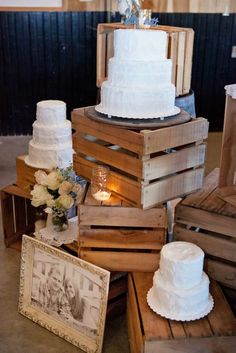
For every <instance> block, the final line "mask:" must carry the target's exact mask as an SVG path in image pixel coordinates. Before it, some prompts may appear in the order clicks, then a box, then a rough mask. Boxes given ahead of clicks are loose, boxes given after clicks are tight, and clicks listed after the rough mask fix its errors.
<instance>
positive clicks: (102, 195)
mask: <svg viewBox="0 0 236 353" xmlns="http://www.w3.org/2000/svg"><path fill="white" fill-rule="evenodd" d="M110 196H111V193H110V192H107V191H102V190H98V191H97V192H96V193H95V194H93V197H94V198H95V199H96V200H98V201H105V200H108V199H109V197H110Z"/></svg>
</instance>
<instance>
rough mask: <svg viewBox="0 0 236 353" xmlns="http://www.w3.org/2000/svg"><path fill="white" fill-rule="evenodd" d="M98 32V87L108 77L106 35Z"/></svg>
mask: <svg viewBox="0 0 236 353" xmlns="http://www.w3.org/2000/svg"><path fill="white" fill-rule="evenodd" d="M99 32H100V31H99V25H98V33H97V61H96V62H97V82H96V84H97V87H100V86H101V84H102V82H103V81H104V79H105V77H106V71H105V62H106V52H105V48H106V36H105V35H104V34H101V33H99Z"/></svg>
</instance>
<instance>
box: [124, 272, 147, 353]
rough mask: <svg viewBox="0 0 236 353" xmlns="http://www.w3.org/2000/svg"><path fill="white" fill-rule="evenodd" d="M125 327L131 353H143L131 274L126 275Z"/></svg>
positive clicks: (141, 334) (141, 335)
mask: <svg viewBox="0 0 236 353" xmlns="http://www.w3.org/2000/svg"><path fill="white" fill-rule="evenodd" d="M127 325H128V332H129V338H130V348H131V353H142V352H143V333H142V327H141V324H140V318H139V309H138V305H137V300H136V294H135V289H134V284H133V279H132V276H131V274H129V275H128V300H127Z"/></svg>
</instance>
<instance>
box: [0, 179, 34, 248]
mask: <svg viewBox="0 0 236 353" xmlns="http://www.w3.org/2000/svg"><path fill="white" fill-rule="evenodd" d="M1 208H2V224H3V233H4V241H5V245H6V246H7V247H8V246H10V245H12V244H13V243H16V242H18V241H20V240H21V238H22V234H31V233H32V232H33V231H34V222H35V219H36V211H37V210H36V208H35V207H33V206H32V205H31V202H30V200H29V195H28V194H27V193H26V192H25V191H24V190H22V189H20V188H19V187H18V186H16V185H9V186H6V187H5V188H3V189H2V190H1Z"/></svg>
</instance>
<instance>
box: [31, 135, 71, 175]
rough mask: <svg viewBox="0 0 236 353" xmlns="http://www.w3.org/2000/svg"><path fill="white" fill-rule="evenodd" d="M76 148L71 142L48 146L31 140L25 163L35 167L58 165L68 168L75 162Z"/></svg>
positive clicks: (48, 167)
mask: <svg viewBox="0 0 236 353" xmlns="http://www.w3.org/2000/svg"><path fill="white" fill-rule="evenodd" d="M73 153H74V150H73V148H72V146H71V144H70V143H69V144H61V145H56V146H46V145H37V144H34V143H33V141H32V140H31V141H30V142H29V154H28V156H26V158H25V163H26V164H28V165H29V166H31V167H35V168H45V169H53V168H56V167H59V168H66V167H69V166H70V165H71V164H72V162H73Z"/></svg>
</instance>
